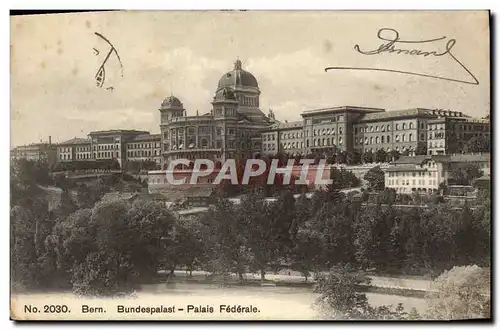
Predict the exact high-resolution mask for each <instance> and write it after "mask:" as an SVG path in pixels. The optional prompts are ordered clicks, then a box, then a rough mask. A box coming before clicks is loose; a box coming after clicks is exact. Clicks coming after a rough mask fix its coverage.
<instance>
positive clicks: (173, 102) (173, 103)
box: [161, 96, 182, 108]
mask: <svg viewBox="0 0 500 330" xmlns="http://www.w3.org/2000/svg"><path fill="white" fill-rule="evenodd" d="M161 106H162V107H181V108H182V102H181V101H180V100H179V99H178V98H177V97H175V96H169V97H166V98H165V99H164V100H163V102H162V103H161Z"/></svg>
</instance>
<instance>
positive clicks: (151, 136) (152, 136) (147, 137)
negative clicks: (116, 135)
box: [129, 134, 161, 143]
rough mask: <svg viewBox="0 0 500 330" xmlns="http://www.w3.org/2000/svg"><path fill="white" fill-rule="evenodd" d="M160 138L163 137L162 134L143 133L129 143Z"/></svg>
mask: <svg viewBox="0 0 500 330" xmlns="http://www.w3.org/2000/svg"><path fill="white" fill-rule="evenodd" d="M160 139H161V134H142V135H137V136H136V137H134V138H133V139H132V140H130V141H129V143H130V142H135V141H152V140H160Z"/></svg>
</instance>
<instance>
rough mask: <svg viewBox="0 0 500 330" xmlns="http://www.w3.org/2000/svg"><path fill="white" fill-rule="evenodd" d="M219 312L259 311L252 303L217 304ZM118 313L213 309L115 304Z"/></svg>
mask: <svg viewBox="0 0 500 330" xmlns="http://www.w3.org/2000/svg"><path fill="white" fill-rule="evenodd" d="M218 307H219V313H227V314H248V313H260V310H259V309H258V308H257V307H255V306H253V305H246V306H245V305H219V306H218ZM117 310H118V313H125V314H150V315H153V314H172V313H177V312H187V313H194V314H198V313H201V314H204V313H207V314H210V313H214V312H215V309H214V307H213V306H210V305H186V306H185V307H183V308H177V309H176V308H175V306H164V305H160V306H141V305H136V306H124V305H118V306H117Z"/></svg>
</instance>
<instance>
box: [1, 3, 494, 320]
mask: <svg viewBox="0 0 500 330" xmlns="http://www.w3.org/2000/svg"><path fill="white" fill-rule="evenodd" d="M10 21H11V24H10V28H11V41H10V56H11V110H10V111H11V112H10V114H11V122H10V127H11V141H10V147H11V153H10V159H11V161H10V180H11V182H10V230H11V233H10V255H11V264H10V269H11V280H10V281H11V282H10V283H11V297H10V303H11V307H10V315H11V318H12V319H13V320H19V321H21V320H166V321H167V320H351V321H358V320H465V319H478V320H491V318H492V313H491V303H490V299H491V298H490V294H491V284H490V283H491V281H490V275H491V272H490V267H491V197H490V191H491V179H490V178H491V177H490V172H491V155H490V152H491V150H490V146H491V143H490V142H491V126H490V125H491V124H490V107H491V103H490V13H489V12H488V11H108V12H81V13H58V14H44V15H21V16H11V18H10Z"/></svg>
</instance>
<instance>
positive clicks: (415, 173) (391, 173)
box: [389, 171, 437, 178]
mask: <svg viewBox="0 0 500 330" xmlns="http://www.w3.org/2000/svg"><path fill="white" fill-rule="evenodd" d="M426 173H427V174H426ZM399 176H401V177H405V176H412V177H417V176H418V177H423V176H428V177H434V178H436V177H437V172H435V171H429V172H414V171H411V172H389V177H399Z"/></svg>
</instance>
